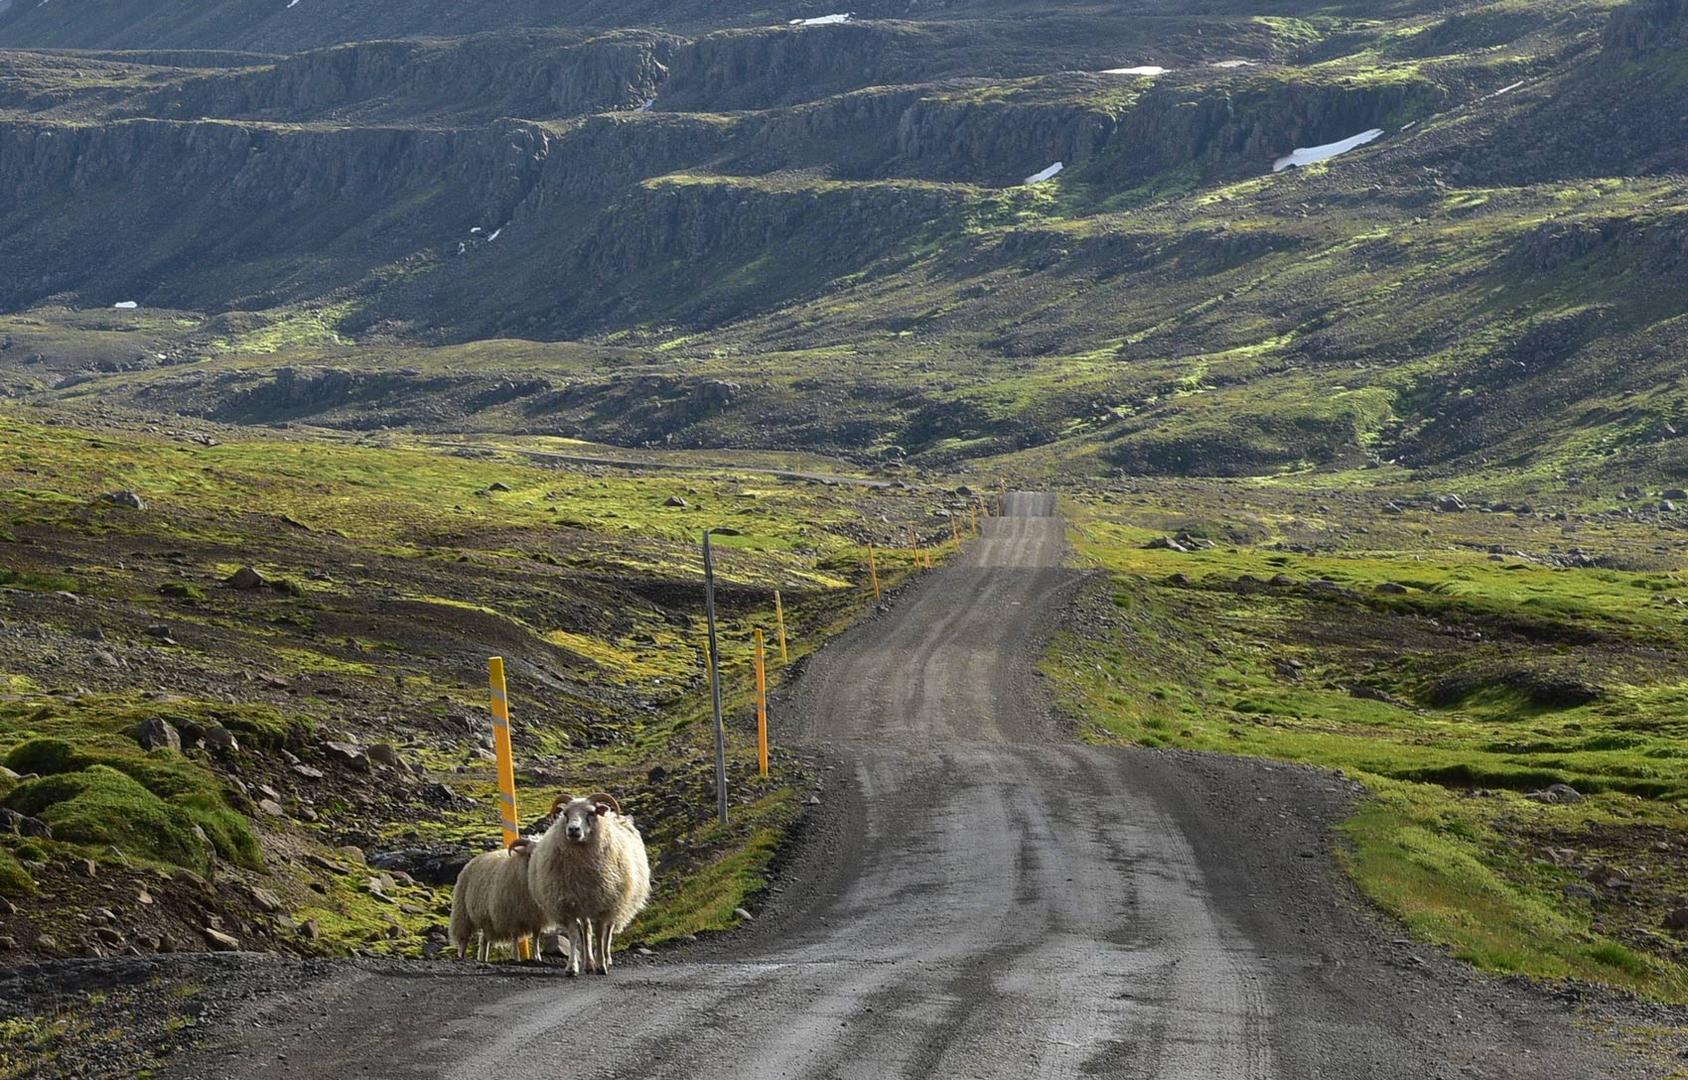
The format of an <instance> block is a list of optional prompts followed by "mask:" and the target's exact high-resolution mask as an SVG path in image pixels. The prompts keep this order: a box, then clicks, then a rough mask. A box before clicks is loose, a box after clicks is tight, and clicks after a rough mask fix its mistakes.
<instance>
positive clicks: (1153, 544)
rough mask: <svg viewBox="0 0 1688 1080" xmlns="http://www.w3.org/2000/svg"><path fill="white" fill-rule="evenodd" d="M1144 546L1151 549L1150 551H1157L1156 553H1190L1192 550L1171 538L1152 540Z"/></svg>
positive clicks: (1162, 537) (1163, 537)
mask: <svg viewBox="0 0 1688 1080" xmlns="http://www.w3.org/2000/svg"><path fill="white" fill-rule="evenodd" d="M1143 546H1144V547H1145V548H1149V549H1151V550H1155V551H1182V552H1188V551H1189V550H1190V549H1189V548H1187V547H1185V546H1184V545H1183V544H1180V543H1179V542H1178V541H1176V540H1174V539H1173V538H1172V537H1170V536H1157V537H1155V538H1154V539H1153V540H1150V541H1149V542H1148V543H1147V544H1144V545H1143Z"/></svg>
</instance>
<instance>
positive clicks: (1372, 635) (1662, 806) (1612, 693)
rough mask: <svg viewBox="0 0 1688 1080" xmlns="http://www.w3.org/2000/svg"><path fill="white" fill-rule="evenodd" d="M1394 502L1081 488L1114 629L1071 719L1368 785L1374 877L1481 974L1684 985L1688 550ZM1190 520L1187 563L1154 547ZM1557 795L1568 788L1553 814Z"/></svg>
mask: <svg viewBox="0 0 1688 1080" xmlns="http://www.w3.org/2000/svg"><path fill="white" fill-rule="evenodd" d="M1392 500H1402V501H1404V502H1405V501H1409V500H1410V489H1408V488H1406V487H1404V486H1391V485H1380V486H1379V487H1376V488H1350V489H1340V488H1338V489H1332V488H1328V487H1322V486H1320V485H1318V484H1316V483H1312V482H1305V483H1286V484H1260V483H1252V484H1232V485H1226V486H1217V485H1195V484H1188V483H1186V484H1182V485H1153V484H1141V485H1138V486H1136V487H1135V488H1133V489H1132V491H1131V493H1118V494H1109V495H1103V496H1100V497H1095V496H1079V497H1075V499H1074V500H1072V501H1071V505H1072V506H1073V508H1074V510H1075V511H1076V518H1075V523H1074V528H1073V538H1074V540H1075V543H1076V544H1077V547H1078V550H1079V552H1080V554H1081V555H1083V556H1084V557H1085V558H1087V559H1089V560H1091V561H1094V562H1095V563H1097V564H1098V565H1100V566H1101V567H1102V568H1104V569H1106V570H1107V571H1108V573H1109V575H1110V577H1109V584H1108V587H1107V588H1106V589H1105V590H1102V591H1099V592H1098V594H1097V595H1096V597H1095V598H1094V599H1093V601H1092V603H1093V605H1094V606H1095V607H1096V608H1097V609H1098V610H1099V611H1102V612H1104V613H1105V615H1106V619H1107V622H1108V623H1109V624H1110V626H1111V629H1110V631H1109V633H1108V634H1107V635H1106V636H1105V637H1104V638H1103V639H1100V640H1078V639H1074V638H1066V639H1063V640H1061V641H1060V642H1059V643H1058V646H1057V648H1056V651H1055V653H1054V654H1053V656H1052V658H1051V660H1050V661H1049V670H1050V672H1051V673H1052V674H1054V675H1055V676H1057V678H1058V680H1059V684H1060V686H1061V687H1062V694H1063V700H1064V701H1065V702H1066V704H1067V707H1068V708H1069V709H1070V710H1071V712H1072V713H1073V714H1074V715H1075V716H1077V717H1078V718H1079V720H1080V723H1081V724H1082V726H1083V729H1084V731H1085V733H1086V734H1087V735H1088V736H1090V737H1092V738H1096V739H1100V740H1104V741H1114V740H1119V741H1126V742H1130V743H1133V744H1137V745H1143V746H1178V747H1190V748H1196V749H1204V750H1215V751H1221V752H1224V753H1235V754H1248V755H1253V756H1260V757H1271V758H1285V759H1291V760H1297V761H1305V762H1309V763H1312V764H1317V765H1323V766H1326V767H1329V768H1336V769H1341V770H1343V771H1344V772H1345V773H1347V774H1348V775H1350V776H1351V777H1353V778H1355V779H1357V780H1360V781H1361V782H1362V783H1364V784H1365V785H1366V786H1367V787H1368V788H1369V789H1370V791H1371V800H1370V801H1369V802H1366V803H1364V804H1362V806H1361V807H1360V809H1359V811H1358V813H1357V814H1356V816H1355V817H1354V818H1353V819H1352V820H1350V821H1349V822H1347V823H1346V824H1345V825H1344V827H1343V829H1344V832H1345V834H1346V837H1347V840H1348V845H1347V847H1346V848H1345V849H1344V850H1343V852H1342V853H1341V855H1342V857H1343V858H1344V859H1345V860H1346V861H1347V863H1348V864H1349V866H1350V867H1351V869H1352V870H1353V872H1354V874H1355V878H1356V880H1357V881H1358V882H1359V884H1360V886H1361V888H1362V889H1363V890H1364V891H1365V892H1366V893H1367V894H1368V895H1370V896H1371V897H1372V898H1373V899H1374V900H1376V901H1377V902H1378V903H1379V904H1381V905H1382V906H1383V907H1384V908H1385V909H1386V910H1388V911H1389V912H1391V913H1392V914H1394V915H1396V916H1397V917H1399V918H1401V919H1402V920H1403V921H1404V922H1405V923H1406V924H1407V925H1408V926H1409V927H1410V928H1412V929H1413V930H1414V931H1415V932H1416V933H1418V934H1421V935H1423V936H1425V937H1427V938H1429V939H1431V940H1433V941H1437V942H1440V943H1443V944H1445V945H1447V946H1449V947H1450V948H1451V949H1453V951H1454V952H1455V953H1456V954H1457V955H1459V956H1461V957H1463V958H1465V959H1467V960H1470V961H1471V962H1473V963H1475V964H1477V965H1478V966H1480V967H1484V968H1488V969H1490V970H1495V971H1506V972H1522V973H1525V974H1529V975H1533V976H1537V977H1543V978H1566V977H1572V978H1580V979H1590V980H1595V981H1600V982H1606V983H1613V984H1618V985H1623V986H1628V987H1631V988H1634V989H1637V990H1641V991H1643V992H1646V993H1650V994H1655V995H1658V996H1661V997H1665V998H1668V999H1672V1000H1682V999H1684V998H1685V997H1688V974H1685V971H1688V967H1685V961H1688V945H1685V944H1684V942H1683V940H1682V938H1681V937H1680V935H1679V934H1678V935H1675V936H1673V934H1672V932H1671V931H1669V930H1668V929H1667V928H1666V916H1667V915H1668V914H1669V913H1670V912H1671V911H1673V910H1674V906H1673V905H1679V903H1680V898H1681V894H1682V892H1683V889H1684V887H1685V886H1688V878H1685V876H1684V866H1685V863H1684V860H1683V858H1682V854H1681V853H1682V851H1684V850H1688V750H1685V749H1684V747H1685V746H1688V726H1685V722H1684V720H1683V710H1682V705H1683V702H1684V701H1688V682H1684V680H1683V673H1682V670H1681V665H1680V661H1679V659H1678V658H1679V657H1680V656H1681V654H1682V650H1683V648H1684V647H1685V646H1688V626H1685V625H1684V624H1685V620H1684V617H1683V610H1684V607H1685V605H1688V581H1684V580H1683V579H1681V578H1680V576H1679V574H1678V573H1677V572H1675V571H1674V570H1666V569H1664V567H1665V566H1672V567H1674V566H1676V565H1680V564H1679V563H1678V562H1677V559H1678V558H1679V556H1678V555H1676V554H1675V552H1676V551H1677V550H1678V549H1680V548H1681V547H1682V541H1681V540H1679V539H1677V533H1676V531H1675V530H1674V528H1671V529H1669V530H1668V531H1665V532H1663V533H1661V531H1660V526H1659V525H1658V524H1654V525H1648V524H1646V523H1643V522H1635V521H1633V520H1631V519H1630V518H1629V517H1626V516H1622V515H1611V516H1608V515H1607V514H1605V513H1603V512H1601V511H1600V510H1598V509H1597V508H1596V507H1593V506H1590V505H1589V504H1587V503H1586V502H1583V501H1582V500H1576V499H1572V500H1568V501H1567V502H1564V503H1561V504H1560V505H1562V506H1564V505H1569V506H1570V507H1572V508H1573V509H1572V510H1571V511H1570V516H1571V517H1572V519H1573V520H1575V521H1577V522H1579V523H1581V527H1580V530H1579V532H1577V533H1576V534H1575V535H1576V536H1577V541H1578V545H1579V546H1580V547H1586V548H1587V549H1589V550H1590V551H1594V552H1599V553H1600V555H1601V556H1602V557H1604V558H1605V559H1607V560H1610V561H1614V562H1617V563H1620V564H1621V563H1624V562H1629V563H1631V564H1632V565H1636V566H1637V568H1635V569H1630V570H1619V569H1604V568H1600V567H1598V566H1585V567H1582V568H1578V567H1577V566H1575V565H1572V564H1571V563H1574V562H1575V561H1578V560H1575V559H1574V558H1573V559H1571V560H1569V561H1567V558H1566V548H1567V546H1568V545H1566V544H1565V534H1564V533H1563V532H1562V522H1560V521H1555V520H1553V517H1552V516H1551V515H1550V514H1547V513H1542V514H1535V513H1530V514H1517V513H1510V512H1509V513H1506V514H1505V515H1504V516H1502V515H1497V514H1492V513H1485V514H1478V513H1476V512H1475V511H1470V512H1465V513H1459V512H1452V513H1450V512H1437V511H1435V510H1432V509H1429V508H1428V506H1426V507H1425V508H1422V509H1420V508H1415V507H1414V506H1413V505H1409V506H1408V507H1407V508H1406V509H1404V510H1402V511H1400V512H1395V513H1389V512H1383V511H1381V509H1380V508H1381V507H1382V506H1383V505H1385V504H1389V505H1396V504H1395V503H1393V502H1392ZM1424 501H1425V502H1426V503H1428V501H1429V500H1424ZM1173 506H1177V507H1179V509H1178V510H1176V511H1174V510H1170V509H1168V508H1169V507H1173ZM1565 512H1566V511H1556V513H1561V514H1563V513H1565ZM1173 534H1181V536H1182V539H1178V540H1175V541H1174V542H1175V543H1178V544H1179V546H1182V547H1184V548H1186V549H1187V550H1184V551H1178V550H1175V549H1172V548H1165V547H1149V546H1146V545H1148V544H1149V543H1150V542H1151V541H1157V540H1158V539H1160V538H1164V537H1167V536H1170V535H1173ZM1484 537H1504V538H1505V543H1504V544H1503V545H1494V546H1495V547H1496V548H1497V551H1498V553H1491V552H1490V551H1489V550H1488V549H1489V548H1490V546H1491V544H1490V543H1486V542H1483V541H1482V540H1481V539H1479V538H1484ZM1661 540H1662V541H1664V542H1665V543H1666V544H1668V546H1669V548H1670V549H1671V551H1672V552H1673V554H1672V555H1671V556H1670V557H1668V558H1663V559H1661V557H1660V555H1659V554H1658V552H1657V550H1656V549H1657V548H1658V547H1659V546H1660V542H1661ZM1654 562H1658V564H1659V565H1660V569H1645V568H1641V567H1642V566H1644V565H1646V564H1649V563H1654ZM1555 785H1566V786H1568V787H1569V788H1570V789H1573V790H1574V792H1575V794H1574V795H1572V794H1568V795H1566V796H1565V797H1564V801H1542V800H1543V799H1544V796H1543V795H1542V794H1541V793H1542V792H1544V791H1552V792H1555V793H1557V792H1559V791H1563V790H1564V789H1563V788H1558V787H1555ZM1579 796H1580V797H1579Z"/></svg>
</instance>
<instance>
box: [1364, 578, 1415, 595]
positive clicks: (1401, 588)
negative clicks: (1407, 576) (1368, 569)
mask: <svg viewBox="0 0 1688 1080" xmlns="http://www.w3.org/2000/svg"><path fill="white" fill-rule="evenodd" d="M1372 591H1373V592H1379V593H1383V594H1384V595H1385V596H1400V595H1401V594H1402V593H1404V592H1406V591H1407V587H1406V586H1405V585H1402V584H1401V583H1400V582H1396V581H1380V582H1378V583H1377V585H1375V586H1374V587H1373V588H1372Z"/></svg>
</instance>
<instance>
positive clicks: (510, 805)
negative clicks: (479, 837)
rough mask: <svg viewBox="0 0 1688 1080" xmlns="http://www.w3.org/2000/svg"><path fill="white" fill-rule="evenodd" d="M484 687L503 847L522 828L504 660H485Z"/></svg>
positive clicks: (524, 952) (522, 954)
mask: <svg viewBox="0 0 1688 1080" xmlns="http://www.w3.org/2000/svg"><path fill="white" fill-rule="evenodd" d="M486 669H487V685H488V686H489V687H490V688H491V690H492V746H493V751H494V752H495V753H496V754H497V755H498V824H499V826H500V827H501V828H502V829H503V831H504V846H505V847H509V846H510V845H511V844H514V843H515V842H516V841H517V840H519V839H521V835H522V827H521V825H520V824H519V823H518V821H517V818H516V758H515V755H514V753H513V752H512V751H511V749H510V694H509V691H508V690H507V689H506V688H505V686H504V658H503V657H502V656H494V657H491V658H490V659H488V660H487V662H486ZM531 948H532V946H531V945H530V944H529V943H528V939H527V938H525V937H524V938H522V939H521V941H520V943H519V944H518V945H517V949H516V952H517V956H518V958H519V959H522V960H526V959H527V958H528V957H530V956H531V955H533V954H532V953H531V952H530V951H529V950H530V949H531Z"/></svg>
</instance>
